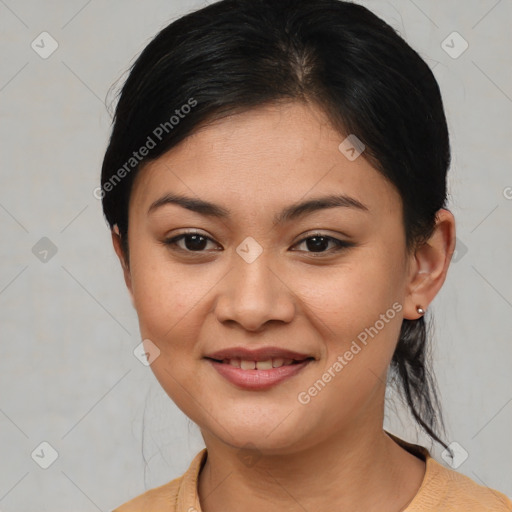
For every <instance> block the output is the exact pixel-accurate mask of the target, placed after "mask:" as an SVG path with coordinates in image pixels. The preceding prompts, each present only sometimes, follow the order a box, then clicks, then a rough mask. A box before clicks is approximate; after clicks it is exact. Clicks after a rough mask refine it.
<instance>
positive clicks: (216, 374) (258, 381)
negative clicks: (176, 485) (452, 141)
mask: <svg viewBox="0 0 512 512" xmlns="http://www.w3.org/2000/svg"><path fill="white" fill-rule="evenodd" d="M344 139H345V137H344V136H341V135H340V134H339V133H338V132H337V131H335V130H334V129H333V128H332V127H331V126H330V125H329V123H328V122H327V120H326V118H325V117H324V115H323V114H322V113H321V112H320V110H317V109H316V108H314V107H311V106H306V105H304V104H299V103H291V104H287V105H279V106H277V105H273V106H268V107H265V108H258V109H255V110H252V111H249V112H246V113H243V114H238V115H235V116H232V117H229V118H225V119H224V120H220V121H217V122H216V123H214V124H211V125H209V126H206V127H203V128H202V129H201V130H199V131H197V132H196V133H195V134H194V135H192V136H190V137H189V138H187V139H186V140H185V141H184V142H183V143H181V144H180V145H179V146H177V147H176V148H174V149H172V150H171V151H170V152H169V153H168V154H166V155H164V156H162V157H160V158H159V159H157V160H155V161H153V162H151V163H149V164H148V165H147V166H146V167H145V168H144V169H143V170H142V171H141V172H140V173H139V175H138V176H137V179H136V180H135V183H134V188H133V190H132V196H131V199H130V208H129V233H128V240H129V253H130V268H129V271H128V272H129V273H127V274H126V276H127V282H128V286H129V288H130V292H131V294H132V297H133V301H134V306H135V308H136V310H137V314H138V317H139V322H140V329H141V334H142V338H143V339H145V340H150V342H148V341H146V342H145V344H146V348H147V350H148V351H149V352H150V354H151V353H152V352H153V357H154V355H155V354H157V353H158V350H159V355H158V357H156V359H155V360H154V361H153V363H152V364H151V368H152V370H153V372H154V373H155V375H156V377H157V379H158V380H159V382H160V384H161V385H162V387H163V388H164V390H165V391H166V392H167V394H168V395H169V396H170V397H171V398H172V399H173V401H174V402H175V403H176V404H177V405H178V406H179V407H180V408H181V409H182V410H183V412H184V413H185V414H186V415H187V416H189V417H190V418H191V419H192V420H193V421H194V422H196V423H197V424H198V425H199V426H200V428H201V430H202V432H203V434H204V435H206V436H207V437H209V438H216V439H218V440H221V441H223V442H225V443H227V444H228V445H231V446H234V447H242V446H244V445H245V444H246V443H252V444H253V445H255V446H257V447H258V448H259V449H260V450H265V451H267V452H269V453H285V452H292V451H294V450H297V449H298V448H299V447H300V448H301V449H302V448H304V447H306V446H313V445H315V444H316V443H320V442H322V441H323V440H326V439H328V438H329V437H331V436H333V435H338V434H340V433H342V432H347V431H348V430H353V429H361V428H362V426H363V425H366V426H367V427H368V426H369V425H373V426H375V425H378V428H381V426H382V416H381V415H382V407H383V405H382V404H383V395H384V388H385V386H384V382H385V381H386V373H387V368H388V365H389V362H390V360H391V357H392V354H393V351H394V348H395V345H396V342H397V339H398V335H399V332H400V326H401V323H402V319H403V317H404V310H403V309H402V306H403V305H404V301H405V302H407V301H408V300H409V301H410V300H411V299H410V298H409V297H408V291H407V290H408V287H407V285H408V282H409V273H410V272H409V269H410V261H411V260H410V258H411V257H410V256H408V255H407V252H406V249H405V234H404V228H403V219H402V210H401V201H400V196H399V195H398V193H397V191H396V190H395V188H394V187H393V186H392V185H391V184H390V183H389V182H388V181H387V180H386V179H385V178H384V177H383V176H382V175H381V174H380V173H379V172H377V171H376V170H375V169H374V168H372V167H371V166H370V164H369V163H368V162H367V161H366V160H365V159H364V152H363V155H362V156H361V157H358V158H355V159H354V157H355V156H356V155H357V153H356V152H354V151H351V150H350V149H349V150H348V151H342V150H340V149H339V146H340V143H342V142H343V140H344ZM171 195H174V196H177V195H179V196H184V197H187V198H190V199H191V200H193V201H198V202H199V201H204V202H208V203H211V204H212V205H215V208H214V209H212V208H209V207H205V206H204V205H203V206H200V205H199V203H196V206H197V207H192V206H193V205H190V208H185V207H183V206H180V205H179V204H177V203H173V202H170V201H167V202H166V201H165V200H162V198H165V197H166V196H171ZM327 196H333V197H334V196H340V197H344V198H345V200H344V201H342V200H339V201H338V204H339V205H338V206H331V207H325V205H324V206H323V207H320V206H322V205H320V204H317V205H316V206H318V207H315V205H314V204H313V205H312V206H311V205H310V207H306V208H303V209H300V208H299V209H293V210H290V208H292V207H296V206H297V205H299V204H302V203H307V202H310V201H312V200H314V199H316V200H319V199H321V198H326V197H327ZM332 204H334V203H332ZM152 206H153V207H152ZM286 211H288V214H287V215H283V212H286ZM220 212H223V213H224V214H225V215H224V216H219V215H215V214H214V213H220ZM188 231H193V232H195V233H196V234H199V235H200V236H195V237H194V235H189V236H188V237H184V238H181V239H178V240H176V241H175V243H173V244H168V245H166V243H165V241H166V240H170V239H173V238H175V237H178V236H179V235H183V234H184V233H186V232H188ZM315 237H316V238H315ZM305 239H306V240H305ZM336 240H339V241H340V242H341V244H342V245H340V246H339V247H338V245H337V244H336V242H335V241H336ZM343 244H345V245H343ZM155 346H156V347H157V348H158V350H156V349H155V348H154V347H155ZM240 347H242V348H245V349H247V350H248V351H253V350H256V349H259V348H267V347H272V348H273V350H274V351H271V352H269V353H260V354H257V355H255V354H248V355H246V356H245V361H240V362H238V361H237V358H236V354H231V357H230V354H228V357H227V358H226V359H231V361H230V362H228V361H227V360H226V361H225V362H224V363H215V362H214V361H213V360H212V359H209V358H208V356H212V355H215V354H214V353H216V352H218V351H223V350H228V351H229V350H232V349H235V348H240ZM284 350H288V351H293V352H296V353H299V354H301V355H300V356H296V357H295V358H293V357H286V355H288V356H289V355H290V354H281V353H280V352H279V351H284ZM272 355H273V356H274V357H272ZM280 355H281V356H283V357H279V356H280ZM150 357H151V356H150ZM221 357H222V356H221ZM304 358H312V359H308V360H307V361H306V362H302V363H294V364H292V365H291V366H289V365H285V366H281V368H279V366H280V365H282V364H283V363H289V362H290V361H283V359H296V360H303V359H304ZM251 359H253V360H254V361H259V363H260V364H259V365H258V367H259V369H246V368H253V367H254V362H253V361H251ZM265 361H266V362H265ZM269 361H273V362H272V363H269ZM238 364H240V365H241V366H243V368H236V365H238ZM274 366H276V368H274ZM265 368H267V369H265ZM269 368H272V369H269ZM259 371H262V372H265V373H262V374H260V375H259V376H258V375H257V372H259ZM242 372H249V373H245V374H242ZM228 376H230V377H229V378H228ZM277 376H280V377H281V378H282V377H284V378H282V380H279V379H278V378H277Z"/></svg>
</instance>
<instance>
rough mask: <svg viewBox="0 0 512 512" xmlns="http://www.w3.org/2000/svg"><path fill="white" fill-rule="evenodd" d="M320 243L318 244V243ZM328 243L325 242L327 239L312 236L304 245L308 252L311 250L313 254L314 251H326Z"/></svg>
mask: <svg viewBox="0 0 512 512" xmlns="http://www.w3.org/2000/svg"><path fill="white" fill-rule="evenodd" d="M313 241H316V242H313ZM319 241H320V242H319ZM328 243H329V242H328V241H327V239H326V238H325V237H324V236H314V237H312V238H309V239H308V240H307V241H306V244H307V246H308V250H312V249H313V252H315V251H314V249H315V248H316V249H319V248H320V249H322V248H324V249H326V246H327V244H328Z"/></svg>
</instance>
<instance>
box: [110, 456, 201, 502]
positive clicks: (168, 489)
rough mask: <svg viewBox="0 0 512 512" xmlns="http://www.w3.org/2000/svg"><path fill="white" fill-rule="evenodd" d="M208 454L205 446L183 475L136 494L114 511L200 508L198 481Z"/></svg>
mask: <svg viewBox="0 0 512 512" xmlns="http://www.w3.org/2000/svg"><path fill="white" fill-rule="evenodd" d="M207 455H208V452H207V450H206V448H204V449H203V450H201V451H200V452H199V453H198V454H197V455H196V456H195V457H194V460H193V461H192V462H191V464H190V466H189V468H188V469H187V470H186V471H185V473H183V475H181V476H180V477H178V478H175V479H174V480H171V481H170V482H168V483H166V484H164V485H161V486H160V487H154V488H153V489H150V490H149V491H146V492H145V493H143V494H140V495H139V496H136V497H135V498H133V499H131V500H130V501H127V502H126V503H124V504H123V505H121V506H119V507H117V508H116V509H114V510H113V511H112V512H182V511H183V510H187V511H188V510H193V509H195V508H197V509H199V498H198V496H197V481H198V476H199V473H200V471H201V469H202V467H203V466H204V463H205V462H206V457H207Z"/></svg>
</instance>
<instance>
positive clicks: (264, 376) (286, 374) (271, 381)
mask: <svg viewBox="0 0 512 512" xmlns="http://www.w3.org/2000/svg"><path fill="white" fill-rule="evenodd" d="M208 361H209V362H210V363H211V365H212V366H213V367H214V368H215V369H216V370H217V371H218V372H219V373H220V374H221V375H222V376H223V377H224V378H225V379H227V380H228V381H229V382H231V383H232V384H235V385H236V386H239V387H241V388H244V389H254V390H259V389H267V388H270V387H272V386H275V385H276V384H279V383H280V382H283V381H284V380H286V379H288V378H290V377H292V376H293V375H297V373H299V372H300V371H301V370H303V369H304V368H305V367H306V366H307V365H308V364H309V363H310V362H311V361H312V360H311V359H307V360H306V361H303V362H302V363H296V364H289V365H286V366H281V367H279V368H272V370H242V369H241V368H236V367H235V366H231V365H230V364H229V363H219V362H218V361H213V360H211V359H209V360H208Z"/></svg>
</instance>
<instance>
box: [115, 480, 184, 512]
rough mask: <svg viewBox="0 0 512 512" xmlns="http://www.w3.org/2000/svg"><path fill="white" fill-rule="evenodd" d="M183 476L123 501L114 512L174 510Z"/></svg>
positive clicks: (170, 511) (168, 511) (171, 511)
mask: <svg viewBox="0 0 512 512" xmlns="http://www.w3.org/2000/svg"><path fill="white" fill-rule="evenodd" d="M182 480H183V476H180V477H179V478H176V479H174V480H172V481H170V482H168V483H166V484H164V485H161V486H159V487H155V488H153V489H150V490H149V491H146V492H145V493H143V494H140V495H139V496H136V497H135V498H133V499H131V500H130V501H127V502H126V503H123V504H122V505H121V506H119V507H117V508H116V509H114V510H113V511H112V512H160V511H162V512H163V511H165V512H173V511H174V510H175V504H176V500H177V497H178V491H179V489H180V486H181V482H182Z"/></svg>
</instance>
